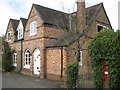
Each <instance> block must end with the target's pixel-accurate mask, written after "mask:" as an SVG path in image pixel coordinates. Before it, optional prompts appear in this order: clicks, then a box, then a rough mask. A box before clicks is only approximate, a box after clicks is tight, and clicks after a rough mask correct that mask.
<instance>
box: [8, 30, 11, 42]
mask: <svg viewBox="0 0 120 90" xmlns="http://www.w3.org/2000/svg"><path fill="white" fill-rule="evenodd" d="M7 36H8V42H10V41H11V31H10V32H8V35H7Z"/></svg>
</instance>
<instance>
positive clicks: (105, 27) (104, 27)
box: [96, 24, 108, 32]
mask: <svg viewBox="0 0 120 90" xmlns="http://www.w3.org/2000/svg"><path fill="white" fill-rule="evenodd" d="M98 26H101V27H103V30H104V29H108V27H107V26H105V25H102V24H97V27H96V30H97V32H98Z"/></svg>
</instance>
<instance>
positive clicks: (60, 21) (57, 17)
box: [33, 4, 69, 28]
mask: <svg viewBox="0 0 120 90" xmlns="http://www.w3.org/2000/svg"><path fill="white" fill-rule="evenodd" d="M33 6H34V7H35V8H36V10H37V12H38V14H39V15H40V17H41V18H42V20H43V22H44V23H45V24H50V25H55V26H58V27H62V28H68V27H69V23H68V22H69V15H68V14H67V13H63V12H60V11H57V10H53V9H50V8H47V7H43V6H40V5H37V4H33Z"/></svg>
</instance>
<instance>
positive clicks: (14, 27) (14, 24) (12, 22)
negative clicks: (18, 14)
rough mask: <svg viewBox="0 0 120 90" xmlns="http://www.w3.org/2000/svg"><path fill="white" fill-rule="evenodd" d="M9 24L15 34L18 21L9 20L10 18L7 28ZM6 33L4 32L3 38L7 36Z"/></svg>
mask: <svg viewBox="0 0 120 90" xmlns="http://www.w3.org/2000/svg"><path fill="white" fill-rule="evenodd" d="M10 23H11V25H12V27H13V32H15V30H16V28H17V26H18V23H19V20H17V19H11V18H10V20H9V23H8V26H9V24H10ZM8 26H7V31H8ZM7 31H6V33H5V36H6V34H7Z"/></svg>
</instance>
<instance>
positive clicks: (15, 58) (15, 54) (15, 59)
mask: <svg viewBox="0 0 120 90" xmlns="http://www.w3.org/2000/svg"><path fill="white" fill-rule="evenodd" d="M13 66H15V67H16V66H17V53H16V52H14V53H13Z"/></svg>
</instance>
